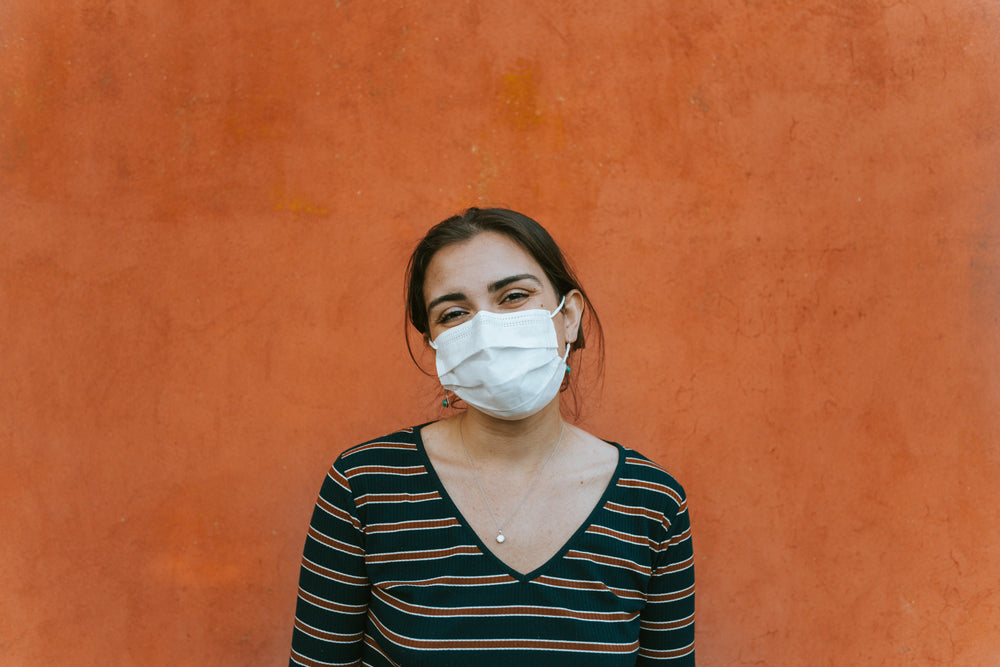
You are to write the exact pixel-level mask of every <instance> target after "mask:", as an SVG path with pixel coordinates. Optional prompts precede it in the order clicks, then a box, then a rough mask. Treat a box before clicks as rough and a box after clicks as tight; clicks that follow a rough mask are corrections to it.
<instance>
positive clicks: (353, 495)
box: [289, 427, 694, 667]
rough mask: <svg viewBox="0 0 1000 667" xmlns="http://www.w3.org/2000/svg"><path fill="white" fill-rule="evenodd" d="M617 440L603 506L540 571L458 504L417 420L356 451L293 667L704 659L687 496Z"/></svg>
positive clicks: (347, 460)
mask: <svg viewBox="0 0 1000 667" xmlns="http://www.w3.org/2000/svg"><path fill="white" fill-rule="evenodd" d="M615 447H617V448H618V465H617V468H616V469H615V472H614V475H613V476H612V478H611V481H610V482H609V483H608V487H607V489H606V490H605V492H604V495H603V496H602V497H601V499H600V501H599V502H598V503H597V506H596V507H595V508H594V510H593V512H592V513H591V514H590V516H589V517H588V518H587V520H586V521H585V522H584V523H583V525H582V526H580V528H579V529H578V530H577V531H576V532H575V533H574V534H573V536H572V537H571V538H570V539H569V541H568V542H567V543H566V544H565V545H564V546H563V547H562V549H560V550H559V552H558V553H557V554H556V555H555V556H553V557H552V558H551V559H550V560H549V561H548V562H546V563H545V564H544V565H542V566H541V567H539V568H538V569H536V570H534V571H532V572H529V573H527V574H521V573H519V572H517V571H515V570H512V569H511V568H510V567H508V566H507V565H505V564H504V563H503V562H502V561H500V560H499V559H498V558H496V556H494V555H493V554H492V553H491V552H490V551H489V549H487V548H486V547H485V546H484V545H483V543H482V542H481V541H480V540H479V538H478V537H477V536H476V534H475V533H474V532H473V530H472V528H471V527H470V526H469V525H468V523H466V521H465V519H464V518H463V517H462V516H461V514H459V512H458V510H457V509H456V507H455V505H454V503H453V502H452V501H451V499H450V498H449V497H448V494H447V492H446V491H445V489H444V487H443V486H442V485H441V482H440V480H439V479H438V477H437V475H436V473H435V472H434V470H433V468H432V466H431V463H430V460H429V459H428V458H427V454H426V452H425V450H424V447H423V442H422V441H421V439H420V428H419V427H417V428H412V429H406V430H403V431H399V432H397V433H393V434H392V435H389V436H386V437H384V438H379V439H377V440H372V441H370V442H367V443H364V444H362V445H358V446H357V447H354V448H352V449H349V450H347V451H345V452H344V453H343V454H341V455H340V457H339V458H338V459H337V461H336V462H335V463H334V465H333V467H332V468H331V469H330V472H329V473H328V474H327V476H326V478H325V480H324V482H323V486H322V488H321V490H320V493H319V499H318V500H317V502H316V508H315V510H314V512H313V517H312V522H311V523H310V526H309V533H308V536H307V537H306V545H305V550H304V553H303V558H302V568H301V573H300V578H299V597H298V603H297V606H296V613H295V628H294V630H293V636H292V651H291V659H290V662H289V665H305V666H307V667H317V666H323V667H326V666H328V665H371V666H372V667H384V666H389V665H397V666H399V667H418V666H422V665H428V666H434V667H442V666H445V665H460V666H468V665H475V666H476V667H488V666H491V665H517V666H519V667H531V666H534V665H539V666H541V665H544V666H545V667H553V665H563V664H567V665H573V666H574V667H585V666H590V665H593V666H594V667H612V666H614V667H618V666H623V665H671V666H676V665H694V565H693V557H692V551H691V535H690V527H689V523H688V514H687V502H686V500H685V496H684V490H683V489H682V488H681V486H680V484H678V483H677V481H676V480H675V479H674V478H673V477H671V476H670V475H669V474H668V473H667V472H666V471H664V470H663V469H662V468H660V467H659V466H658V465H656V464H655V463H653V462H651V461H650V460H649V459H647V458H646V457H644V456H642V455H641V454H639V453H637V452H634V451H632V450H629V449H625V448H624V447H622V446H620V445H617V444H616V445H615Z"/></svg>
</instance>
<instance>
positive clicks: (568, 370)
mask: <svg viewBox="0 0 1000 667" xmlns="http://www.w3.org/2000/svg"><path fill="white" fill-rule="evenodd" d="M571 370H573V369H572V368H570V367H569V364H566V372H567V373H569V372H570V371H571Z"/></svg>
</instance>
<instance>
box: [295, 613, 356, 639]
mask: <svg viewBox="0 0 1000 667" xmlns="http://www.w3.org/2000/svg"><path fill="white" fill-rule="evenodd" d="M295 627H296V628H298V629H299V631H301V632H304V633H305V634H307V635H309V636H310V637H315V638H316V639H322V640H323V641H327V642H337V643H338V644H350V643H354V642H356V641H360V640H361V636H362V634H363V633H362V632H352V633H351V634H349V635H348V634H343V633H340V632H324V631H323V630H319V629H317V628H314V627H312V626H311V625H306V624H305V623H303V622H302V621H300V620H299V619H295Z"/></svg>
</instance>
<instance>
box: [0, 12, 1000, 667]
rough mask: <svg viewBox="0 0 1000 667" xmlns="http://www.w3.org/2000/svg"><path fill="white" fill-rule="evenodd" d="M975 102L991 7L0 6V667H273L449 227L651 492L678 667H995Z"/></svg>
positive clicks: (408, 378) (397, 377) (996, 480)
mask: <svg viewBox="0 0 1000 667" xmlns="http://www.w3.org/2000/svg"><path fill="white" fill-rule="evenodd" d="M998 90H1000V5H998V4H997V3H996V2H995V1H994V0H914V1H913V2H888V1H881V2H880V1H875V0H851V1H844V0H836V1H835V0H801V1H796V2H762V1H754V0H749V1H746V2H737V1H735V0H704V1H702V2H690V3H681V2H667V1H666V0H664V1H663V2H653V1H649V0H647V1H645V2H628V3H625V2H621V3H600V4H599V3H589V2H587V3H566V2H554V1H553V2H547V1H543V2H536V1H529V0H516V1H512V2H485V1H478V2H477V1H473V2H468V1H466V2H442V3H437V2H412V1H410V2H405V1H404V2H392V3H389V2H379V3H376V2H348V1H341V2H335V1H332V0H305V1H304V2H278V1H275V0H250V1H248V2H246V1H237V0H198V1H195V0H149V1H145V2H135V1H134V0H103V1H99V0H78V1H75V2H72V3H68V2H61V1H58V2H57V1H56V0H6V1H5V2H3V3H2V4H0V493H2V502H0V663H2V664H4V665H42V664H74V665H76V664H135V665H148V664H170V665H205V664H232V665H236V664H262V665H263V664H280V663H281V662H282V660H284V659H285V656H286V655H287V649H288V642H289V638H290V632H291V630H290V628H291V620H292V613H293V606H294V599H295V586H296V577H297V567H298V560H299V557H300V553H301V546H302V543H303V540H304V535H305V528H306V523H307V521H308V517H309V514H310V512H311V505H312V502H313V500H314V497H315V493H316V491H317V489H318V487H319V483H320V481H321V479H322V476H323V474H324V473H325V471H326V469H327V466H328V465H329V464H330V463H331V462H332V460H333V458H334V457H335V455H336V454H337V453H338V452H339V451H340V450H341V449H343V448H345V447H347V446H349V445H351V444H354V443H356V442H358V441H361V440H363V439H367V438H369V437H373V436H376V435H379V434H381V433H383V432H386V431H389V430H392V429H395V428H397V427H399V426H403V425H408V424H412V423H415V422H419V421H423V420H426V419H430V418H433V417H434V416H435V415H436V414H438V411H437V408H436V407H435V397H434V383H433V382H432V381H430V380H428V379H427V378H425V377H423V376H422V375H421V374H420V373H419V372H418V371H417V370H415V369H414V368H413V367H412V365H411V364H410V362H409V360H408V358H407V356H406V352H405V349H404V347H403V342H402V331H403V326H402V325H403V322H402V305H401V282H402V275H401V274H402V265H403V262H404V260H405V257H406V254H407V252H408V250H409V248H410V247H411V246H412V244H413V243H414V241H415V239H416V238H417V237H418V235H419V234H420V233H421V231H423V230H424V229H425V228H426V227H428V226H429V225H430V224H432V223H433V222H436V221H437V220H438V219H440V218H442V217H444V216H446V215H448V214H450V213H452V212H454V211H457V210H459V209H461V208H463V207H465V206H467V205H469V204H472V203H477V202H488V203H493V204H502V205H509V206H511V207H514V208H518V209H521V210H524V211H525V212H527V213H529V214H531V215H533V216H535V217H537V218H538V219H539V220H541V221H542V222H543V223H544V224H546V225H548V226H549V227H550V228H551V229H552V230H553V232H554V233H555V235H556V237H557V238H558V239H561V240H562V241H563V242H564V245H565V246H566V248H567V250H568V252H569V254H570V255H571V256H572V257H573V258H574V259H575V262H576V264H577V265H578V267H579V269H580V272H581V274H582V276H583V278H584V281H585V284H587V285H588V287H589V289H590V291H591V292H592V296H593V298H594V301H595V302H596V304H597V306H598V308H599V312H600V314H601V317H602V319H603V320H604V323H605V327H606V332H607V345H608V348H607V368H606V374H605V382H604V388H603V392H596V391H595V392H593V393H591V394H590V396H589V397H588V398H587V400H586V402H585V411H584V417H583V420H584V425H585V426H586V427H588V428H590V429H591V430H592V431H594V432H596V433H598V434H600V435H603V436H605V437H609V438H613V439H616V440H619V441H621V442H624V443H627V444H628V445H630V446H634V447H637V448H639V449H642V450H644V451H645V452H647V453H648V454H650V455H652V456H654V457H655V458H657V459H658V460H660V461H661V462H662V463H663V464H664V465H666V467H667V468H668V469H670V470H671V471H672V472H674V474H676V475H677V476H678V477H679V478H680V479H681V480H682V481H683V482H684V483H685V485H686V486H687V487H688V491H689V493H690V496H691V508H692V518H693V521H694V528H695V540H696V541H695V547H696V556H697V568H698V569H697V571H698V582H699V598H698V609H699V611H698V614H699V616H698V618H699V628H698V642H699V646H698V652H699V656H700V664H703V665H709V666H721V665H737V664H740V665H742V664H747V665H927V664H956V665H987V664H998V663H1000V585H998V583H997V563H998V562H1000V532H998V531H997V526H998V525H1000V509H998V508H1000V96H998V94H997V91H998ZM54 638H55V639H54Z"/></svg>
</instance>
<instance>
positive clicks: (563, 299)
mask: <svg viewBox="0 0 1000 667" xmlns="http://www.w3.org/2000/svg"><path fill="white" fill-rule="evenodd" d="M564 303H566V296H565V295H563V298H562V301H560V302H559V306H558V307H557V308H556V309H555V310H553V311H552V312H551V313H550V314H549V319H552V318H553V317H555V316H556V315H558V314H559V311H560V310H562V307H563V304H564Z"/></svg>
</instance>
